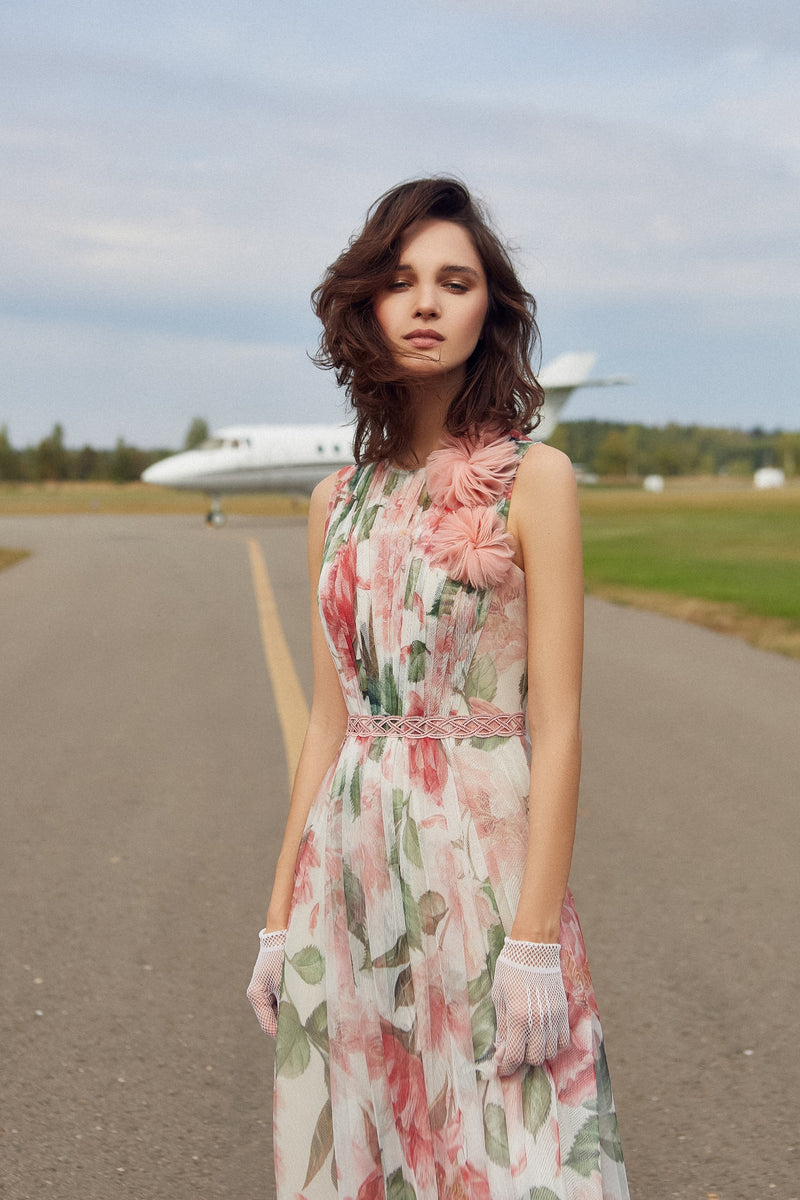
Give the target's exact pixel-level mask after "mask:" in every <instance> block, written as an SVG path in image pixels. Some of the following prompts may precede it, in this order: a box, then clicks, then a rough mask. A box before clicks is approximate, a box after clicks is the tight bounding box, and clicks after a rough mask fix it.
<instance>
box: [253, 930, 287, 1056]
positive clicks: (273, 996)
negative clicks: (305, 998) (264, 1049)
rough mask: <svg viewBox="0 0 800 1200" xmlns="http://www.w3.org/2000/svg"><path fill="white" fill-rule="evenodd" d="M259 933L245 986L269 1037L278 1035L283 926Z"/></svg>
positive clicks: (261, 1024)
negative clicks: (275, 929) (255, 952)
mask: <svg viewBox="0 0 800 1200" xmlns="http://www.w3.org/2000/svg"><path fill="white" fill-rule="evenodd" d="M258 936H259V939H260V941H261V949H260V950H259V952H258V958H257V959H256V965H255V967H254V968H253V978H252V979H251V980H250V983H249V986H248V988H247V999H248V1000H249V1001H250V1003H251V1004H252V1006H253V1011H254V1012H255V1014H256V1016H257V1017H258V1023H259V1025H260V1026H261V1028H262V1029H263V1030H264V1033H268V1034H269V1036H270V1037H277V1035H278V1002H279V1000H280V994H281V980H282V979H283V948H284V946H285V944H286V930H285V929H278V930H277V931H276V932H275V933H267V931H266V929H262V930H261V932H260V933H259V935H258Z"/></svg>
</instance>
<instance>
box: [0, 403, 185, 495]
mask: <svg viewBox="0 0 800 1200" xmlns="http://www.w3.org/2000/svg"><path fill="white" fill-rule="evenodd" d="M207 437H208V425H207V423H206V422H205V421H204V420H203V419H202V418H201V417H195V419H194V420H193V421H192V423H191V425H190V426H189V429H188V431H187V434H186V437H185V439H184V443H183V449H184V450H191V449H193V448H194V447H195V446H199V445H200V443H201V442H203V441H205V439H206V438H207ZM173 453H174V448H173V449H155V450H140V449H139V448H138V447H137V446H131V445H129V444H128V443H127V442H126V441H125V440H124V438H119V439H118V440H117V444H116V445H115V446H114V447H113V449H111V450H107V449H106V450H103V449H100V450H98V449H95V447H94V446H89V445H85V446H81V447H80V448H79V449H74V448H70V447H68V446H67V445H66V444H65V442H64V427H63V425H60V424H56V425H54V426H53V428H52V430H51V432H50V433H49V434H48V435H47V437H45V438H42V440H41V441H40V442H38V443H37V444H36V445H33V446H26V447H25V448H24V449H22V450H15V449H14V447H13V446H12V445H11V440H10V438H9V434H8V428H7V426H5V425H3V426H0V481H1V482H3V483H49V482H53V483H58V482H63V481H65V480H70V479H71V480H77V481H82V482H89V481H103V482H107V481H111V482H112V483H132V482H133V481H134V480H136V479H139V477H140V476H141V474H142V471H144V470H145V469H146V468H147V467H149V466H150V464H151V463H154V462H158V460H159V459H160V458H165V457H166V455H168V454H173Z"/></svg>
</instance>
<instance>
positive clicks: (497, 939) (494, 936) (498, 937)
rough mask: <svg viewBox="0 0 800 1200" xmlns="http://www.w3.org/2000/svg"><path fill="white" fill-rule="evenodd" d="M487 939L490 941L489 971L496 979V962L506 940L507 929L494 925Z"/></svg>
mask: <svg viewBox="0 0 800 1200" xmlns="http://www.w3.org/2000/svg"><path fill="white" fill-rule="evenodd" d="M486 940H487V941H488V943H489V972H490V974H491V976H492V979H494V968H495V964H496V963H497V960H498V958H499V957H500V951H501V950H502V949H503V946H504V945H505V941H506V931H505V929H504V928H503V926H502V925H499V924H498V925H492V926H491V927H490V929H489V931H488V933H487V935H486Z"/></svg>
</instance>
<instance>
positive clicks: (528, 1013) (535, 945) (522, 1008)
mask: <svg viewBox="0 0 800 1200" xmlns="http://www.w3.org/2000/svg"><path fill="white" fill-rule="evenodd" d="M492 1000H493V1002H494V1007H495V1010H496V1012H497V1049H496V1051H495V1056H494V1061H495V1063H496V1065H497V1073H498V1075H513V1073H514V1072H515V1071H516V1070H517V1068H518V1067H519V1066H521V1064H522V1063H530V1064H531V1065H532V1066H540V1065H541V1063H543V1062H544V1061H545V1059H546V1058H555V1056H556V1055H557V1054H558V1052H559V1050H563V1049H564V1047H565V1046H568V1045H569V1012H568V1009H567V993H566V992H565V991H564V980H563V979H562V977H561V947H560V946H559V945H558V944H557V943H554V944H549V943H544V942H517V941H514V940H513V939H512V938H506V941H505V945H504V946H503V949H502V950H501V952H500V957H499V958H498V960H497V966H496V967H495V971H494V985H493V987H492Z"/></svg>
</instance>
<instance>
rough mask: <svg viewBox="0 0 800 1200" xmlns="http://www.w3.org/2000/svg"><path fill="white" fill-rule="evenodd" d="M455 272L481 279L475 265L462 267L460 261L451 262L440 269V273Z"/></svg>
mask: <svg viewBox="0 0 800 1200" xmlns="http://www.w3.org/2000/svg"><path fill="white" fill-rule="evenodd" d="M454 273H457V274H459V275H472V276H473V277H474V278H475V279H480V275H479V274H478V272H477V271H476V270H475V268H474V267H460V266H459V265H458V263H451V264H450V265H449V266H447V267H442V268H441V270H440V271H439V274H440V275H452V274H454Z"/></svg>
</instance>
